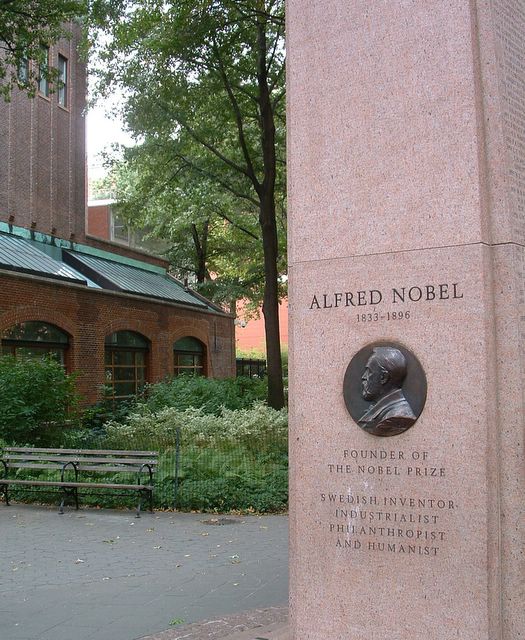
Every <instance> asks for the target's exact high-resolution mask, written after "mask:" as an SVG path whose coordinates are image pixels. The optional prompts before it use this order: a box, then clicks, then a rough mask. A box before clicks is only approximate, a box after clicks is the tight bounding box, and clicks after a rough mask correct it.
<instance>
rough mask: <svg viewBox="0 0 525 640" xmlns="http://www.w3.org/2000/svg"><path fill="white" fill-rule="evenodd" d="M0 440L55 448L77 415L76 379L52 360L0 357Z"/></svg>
mask: <svg viewBox="0 0 525 640" xmlns="http://www.w3.org/2000/svg"><path fill="white" fill-rule="evenodd" d="M0 398H1V399H2V411H1V413H0V438H3V439H5V440H6V441H8V442H20V443H27V444H41V445H48V444H56V443H57V441H58V440H59V439H60V433H61V432H62V431H63V429H62V427H63V425H64V422H66V420H67V419H68V418H71V417H73V416H75V415H76V410H77V407H78V395H77V393H76V391H75V377H74V376H72V375H67V374H66V373H65V372H64V369H63V367H62V366H61V365H60V364H59V363H58V362H56V361H55V360H52V359H51V358H35V359H33V358H32V359H23V358H21V359H15V358H13V357H12V356H2V357H0Z"/></svg>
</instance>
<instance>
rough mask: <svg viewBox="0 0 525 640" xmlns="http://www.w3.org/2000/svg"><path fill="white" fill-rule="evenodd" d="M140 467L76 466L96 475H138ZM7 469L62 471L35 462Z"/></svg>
mask: <svg viewBox="0 0 525 640" xmlns="http://www.w3.org/2000/svg"><path fill="white" fill-rule="evenodd" d="M140 466H141V465H137V466H134V467H132V466H131V465H127V466H124V465H122V466H120V467H116V466H109V465H83V464H79V465H78V466H77V469H78V471H94V472H97V473H104V472H108V473H138V471H140ZM7 468H8V469H35V470H36V469H40V470H42V471H46V470H48V471H59V470H61V469H62V465H61V464H54V463H47V464H37V463H36V462H35V463H33V462H28V463H27V464H25V463H23V462H22V463H18V464H8V465H7ZM151 470H152V471H155V466H154V465H152V469H151ZM0 471H1V467H0ZM65 472H66V473H74V472H75V470H74V469H73V467H72V466H69V467H67V468H66V470H65ZM143 473H148V470H147V469H144V470H143Z"/></svg>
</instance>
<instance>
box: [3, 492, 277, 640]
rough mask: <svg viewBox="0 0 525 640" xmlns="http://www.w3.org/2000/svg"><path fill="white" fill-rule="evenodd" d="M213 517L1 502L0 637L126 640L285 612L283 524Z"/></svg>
mask: <svg viewBox="0 0 525 640" xmlns="http://www.w3.org/2000/svg"><path fill="white" fill-rule="evenodd" d="M213 517H216V516H213ZM213 517H212V516H210V515H206V514H198V513H173V512H156V513H154V514H149V513H144V514H143V516H142V517H141V518H140V519H136V518H135V514H134V512H132V511H114V510H109V509H81V510H80V511H78V512H76V511H75V510H74V509H70V510H67V511H66V513H65V514H64V515H63V516H59V515H58V514H57V510H56V508H53V507H42V506H38V505H19V504H13V505H11V506H9V507H6V506H5V505H3V504H0V540H2V553H1V554H0V609H1V610H2V612H5V613H2V614H1V615H0V639H1V640H47V639H48V638H49V639H51V638H53V640H71V638H72V635H71V630H72V629H75V634H74V638H75V640H105V639H106V638H108V640H135V639H136V638H141V637H143V636H147V634H149V635H150V636H151V634H155V633H160V632H163V631H165V630H166V629H168V630H169V631H170V632H171V631H173V630H176V627H172V628H170V623H171V622H173V621H174V620H178V619H181V620H183V621H184V624H185V625H186V626H188V625H189V624H193V623H196V622H198V621H200V620H224V619H226V616H230V615H231V614H238V613H240V612H242V611H252V612H253V611H259V612H260V611H270V612H271V611H274V608H275V607H282V606H284V605H285V604H286V603H287V600H288V570H287V567H288V555H287V553H288V548H287V546H288V545H287V537H288V533H287V528H288V519H287V517H286V516H242V517H241V516H231V517H230V516H227V517H226V519H227V520H228V521H229V522H231V524H228V525H223V526H212V525H210V524H206V520H209V519H212V518H213ZM244 615H245V616H246V618H245V624H248V623H249V620H250V616H254V615H255V614H254V613H249V614H244ZM257 615H259V614H257ZM260 615H262V616H263V618H264V616H266V615H270V614H260ZM265 620H266V618H264V619H263V622H261V623H260V624H267V623H266V622H265ZM275 622H276V620H273V619H270V618H268V624H273V623H275ZM239 624H241V623H239ZM257 624H259V623H257ZM222 626H223V628H224V629H226V628H228V627H227V624H226V623H225V624H223V625H222ZM178 628H179V629H180V628H182V627H178ZM219 628H220V625H219ZM246 628H249V627H246ZM231 629H232V630H233V631H234V632H235V631H237V630H236V629H235V628H234V627H231ZM229 630H230V628H228V631H229ZM238 630H242V629H238ZM204 637H205V636H204ZM210 637H212V638H213V637H214V636H210Z"/></svg>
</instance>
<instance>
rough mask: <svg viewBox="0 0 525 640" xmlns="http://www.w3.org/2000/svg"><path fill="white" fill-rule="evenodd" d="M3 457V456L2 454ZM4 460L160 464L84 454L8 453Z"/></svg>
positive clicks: (150, 459)
mask: <svg viewBox="0 0 525 640" xmlns="http://www.w3.org/2000/svg"><path fill="white" fill-rule="evenodd" d="M0 457H1V456H0ZM4 460H5V461H6V462H9V461H11V460H22V461H25V462H32V461H35V462H62V463H66V462H82V463H84V464H88V463H89V464H91V463H92V462H94V463H98V462H108V463H110V464H128V465H135V466H140V465H141V464H150V465H152V466H153V465H156V464H158V460H155V459H153V458H139V459H137V458H135V459H132V458H112V457H110V456H108V457H106V458H85V457H84V456H63V457H62V456H37V455H33V456H30V455H24V454H18V453H17V454H14V455H12V454H11V455H7V456H4Z"/></svg>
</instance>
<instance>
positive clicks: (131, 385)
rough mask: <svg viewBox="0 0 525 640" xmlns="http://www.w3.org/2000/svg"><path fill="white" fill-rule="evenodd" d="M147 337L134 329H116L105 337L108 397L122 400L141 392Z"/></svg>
mask: <svg viewBox="0 0 525 640" xmlns="http://www.w3.org/2000/svg"><path fill="white" fill-rule="evenodd" d="M148 350H149V347H148V341H147V340H146V338H144V336H141V335H140V334H139V333H135V332H134V331H116V332H115V333H112V334H110V335H109V336H106V339H105V341H104V351H105V354H104V358H105V385H106V390H107V397H109V398H111V399H113V400H123V399H125V398H129V397H131V396H133V395H135V394H137V393H140V391H142V389H143V388H144V385H145V384H146V379H147V375H146V374H147V355H148Z"/></svg>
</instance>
